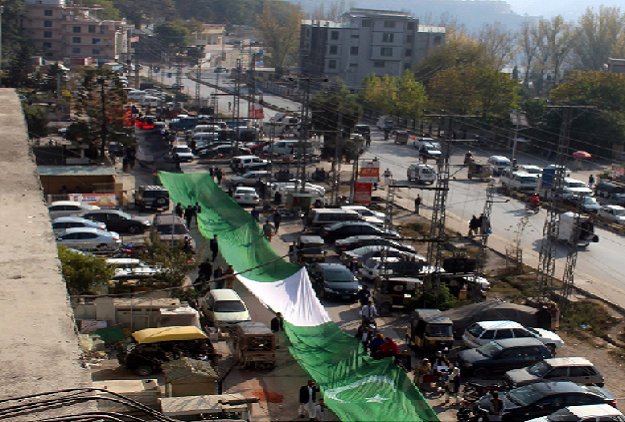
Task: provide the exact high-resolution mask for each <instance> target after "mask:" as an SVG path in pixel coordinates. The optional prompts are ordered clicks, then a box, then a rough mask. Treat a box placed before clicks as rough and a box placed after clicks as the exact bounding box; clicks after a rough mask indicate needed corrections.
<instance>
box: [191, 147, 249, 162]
mask: <svg viewBox="0 0 625 422" xmlns="http://www.w3.org/2000/svg"><path fill="white" fill-rule="evenodd" d="M237 155H252V151H250V150H249V148H240V147H239V148H234V147H231V146H230V145H218V146H216V147H213V148H210V149H205V150H202V151H200V153H199V154H198V156H199V158H208V159H212V158H230V156H235V157H236V156H237Z"/></svg>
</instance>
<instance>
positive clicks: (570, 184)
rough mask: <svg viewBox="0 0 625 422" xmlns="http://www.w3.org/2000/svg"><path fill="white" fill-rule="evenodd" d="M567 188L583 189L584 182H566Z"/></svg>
mask: <svg viewBox="0 0 625 422" xmlns="http://www.w3.org/2000/svg"><path fill="white" fill-rule="evenodd" d="M567 185H568V187H569V188H585V187H586V184H585V183H584V182H568V183H567Z"/></svg>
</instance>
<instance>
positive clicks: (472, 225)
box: [469, 215, 480, 236]
mask: <svg viewBox="0 0 625 422" xmlns="http://www.w3.org/2000/svg"><path fill="white" fill-rule="evenodd" d="M479 228H480V220H479V219H478V218H477V217H476V216H475V215H473V217H471V220H469V236H474V235H476V234H477V230H478V229H479Z"/></svg>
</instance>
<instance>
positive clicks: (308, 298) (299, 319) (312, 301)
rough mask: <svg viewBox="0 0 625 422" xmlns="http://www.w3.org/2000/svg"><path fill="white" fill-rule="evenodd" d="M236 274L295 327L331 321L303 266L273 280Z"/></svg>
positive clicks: (311, 325)
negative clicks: (286, 275) (281, 278)
mask: <svg viewBox="0 0 625 422" xmlns="http://www.w3.org/2000/svg"><path fill="white" fill-rule="evenodd" d="M237 277H238V279H239V280H240V281H241V283H243V285H244V286H245V287H247V288H248V289H249V290H250V291H251V292H252V293H253V294H254V296H256V297H257V298H258V299H259V300H260V301H261V302H263V304H264V305H265V306H267V307H269V308H271V309H272V310H273V311H274V312H282V316H283V317H284V319H285V320H286V321H288V322H289V323H291V324H293V325H295V326H298V327H315V326H318V325H321V324H325V323H326V322H331V321H332V319H331V318H330V315H328V313H327V312H326V310H325V308H324V307H323V305H322V304H321V302H319V299H317V295H316V294H315V291H314V290H313V288H312V285H311V284H310V278H309V277H308V271H306V268H302V269H301V270H299V271H298V272H296V273H295V274H293V275H292V276H290V277H288V278H285V279H284V280H278V281H274V282H266V281H265V282H263V281H254V280H250V279H249V278H245V277H244V276H242V275H240V274H239V275H237Z"/></svg>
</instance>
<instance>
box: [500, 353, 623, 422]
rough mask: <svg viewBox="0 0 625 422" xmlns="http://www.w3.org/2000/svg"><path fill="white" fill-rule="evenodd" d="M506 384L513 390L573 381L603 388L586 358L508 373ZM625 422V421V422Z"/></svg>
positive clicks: (598, 374) (539, 364) (551, 361)
mask: <svg viewBox="0 0 625 422" xmlns="http://www.w3.org/2000/svg"><path fill="white" fill-rule="evenodd" d="M505 381H506V384H508V385H510V386H512V387H513V388H516V387H520V386H522V385H526V384H532V383H534V382H541V381H573V382H574V383H577V384H585V385H596V386H598V387H603V384H604V379H603V375H601V372H599V370H598V369H597V368H595V366H594V365H593V364H592V362H591V361H589V360H588V359H586V358H579V357H573V358H568V357H567V358H551V359H545V360H541V361H540V362H536V363H535V364H534V365H532V366H528V367H526V368H521V369H514V370H512V371H508V372H506V376H505ZM624 422H625V421H624Z"/></svg>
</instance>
